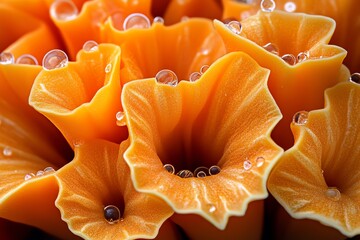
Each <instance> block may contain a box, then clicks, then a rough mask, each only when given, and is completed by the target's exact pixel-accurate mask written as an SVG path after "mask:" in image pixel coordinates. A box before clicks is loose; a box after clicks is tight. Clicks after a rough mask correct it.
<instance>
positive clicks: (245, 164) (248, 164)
mask: <svg viewBox="0 0 360 240" xmlns="http://www.w3.org/2000/svg"><path fill="white" fill-rule="evenodd" d="M243 167H244V170H245V171H248V170H250V169H251V167H252V163H251V162H250V161H249V159H246V160H245V161H244V163H243Z"/></svg>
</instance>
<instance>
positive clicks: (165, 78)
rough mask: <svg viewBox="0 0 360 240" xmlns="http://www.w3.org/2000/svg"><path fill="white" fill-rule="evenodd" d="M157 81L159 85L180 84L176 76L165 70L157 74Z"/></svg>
mask: <svg viewBox="0 0 360 240" xmlns="http://www.w3.org/2000/svg"><path fill="white" fill-rule="evenodd" d="M155 79H156V81H157V82H158V83H163V84H167V85H170V86H176V85H177V84H178V78H177V76H176V74H175V73H174V72H173V71H171V70H169V69H163V70H161V71H159V72H158V73H157V74H156V76H155Z"/></svg>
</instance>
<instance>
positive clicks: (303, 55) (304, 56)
mask: <svg viewBox="0 0 360 240" xmlns="http://www.w3.org/2000/svg"><path fill="white" fill-rule="evenodd" d="M296 58H297V62H298V63H300V62H303V61H305V60H307V59H308V58H309V53H308V52H300V53H299V54H298V55H297V57H296Z"/></svg>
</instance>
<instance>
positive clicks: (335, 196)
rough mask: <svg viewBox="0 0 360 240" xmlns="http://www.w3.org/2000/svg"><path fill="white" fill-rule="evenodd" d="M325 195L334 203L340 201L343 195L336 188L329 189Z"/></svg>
mask: <svg viewBox="0 0 360 240" xmlns="http://www.w3.org/2000/svg"><path fill="white" fill-rule="evenodd" d="M325 194H326V196H327V197H328V198H330V199H331V200H333V201H339V200H340V198H341V193H340V191H339V189H337V188H336V187H329V188H328V189H327V190H326V192H325Z"/></svg>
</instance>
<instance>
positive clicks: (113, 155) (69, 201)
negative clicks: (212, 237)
mask: <svg viewBox="0 0 360 240" xmlns="http://www.w3.org/2000/svg"><path fill="white" fill-rule="evenodd" d="M127 145H128V143H127V142H123V143H122V146H121V147H120V152H124V151H125V149H126V148H127ZM118 154H119V145H118V144H114V143H111V142H107V141H103V140H93V141H87V142H85V143H84V144H82V145H80V146H79V147H78V148H75V158H74V160H73V161H72V162H71V163H69V164H68V165H66V166H64V167H63V168H61V169H60V170H59V171H58V172H57V173H56V178H57V180H58V183H59V187H60V189H59V195H58V197H57V199H56V202H55V204H56V206H57V207H58V208H59V210H60V212H61V216H62V219H63V220H64V221H65V222H66V223H67V224H68V226H69V229H70V230H71V231H72V232H73V233H74V234H76V235H78V236H80V237H82V238H85V239H139V238H146V239H150V238H154V237H155V236H156V235H157V234H158V231H159V228H160V226H161V225H162V223H163V222H164V221H165V220H166V219H167V218H168V217H170V216H171V214H172V213H173V212H172V210H171V208H170V207H169V206H167V205H166V203H165V202H163V201H162V200H161V199H159V198H156V197H153V196H150V195H146V194H142V193H139V192H137V191H135V189H134V188H133V186H132V183H131V179H130V175H129V169H128V167H127V165H126V164H125V162H124V161H123V159H122V157H121V155H120V156H119V155H118ZM109 206H110V207H112V206H115V207H117V208H118V209H119V215H118V216H117V218H115V217H113V216H114V215H111V214H110V216H111V219H110V217H108V216H109V215H106V214H105V208H107V207H109Z"/></svg>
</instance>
